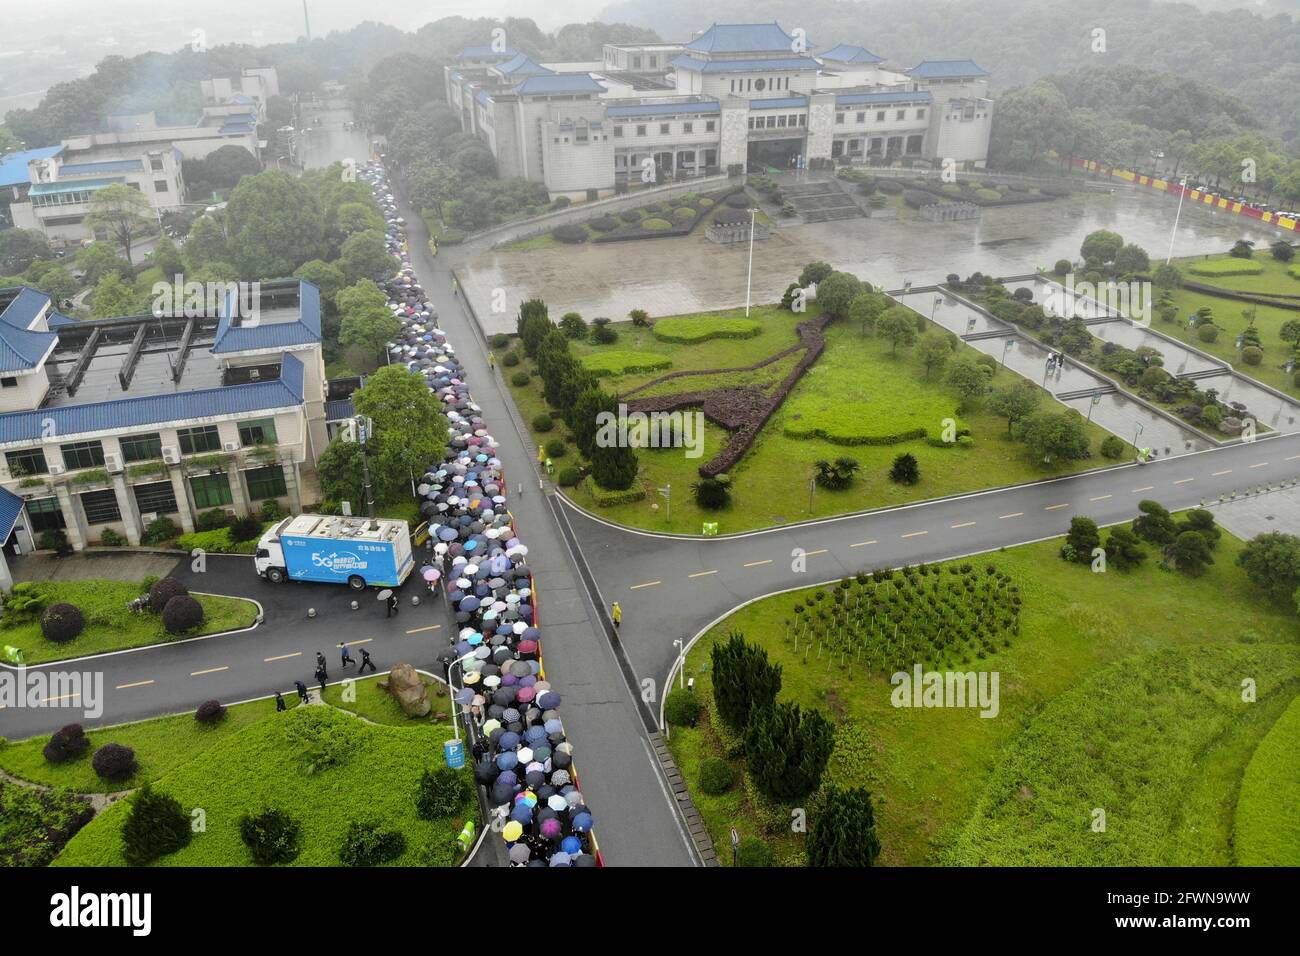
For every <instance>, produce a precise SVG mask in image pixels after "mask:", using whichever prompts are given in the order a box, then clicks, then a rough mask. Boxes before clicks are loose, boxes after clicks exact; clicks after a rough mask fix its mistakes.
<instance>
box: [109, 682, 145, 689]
mask: <svg viewBox="0 0 1300 956" xmlns="http://www.w3.org/2000/svg"><path fill="white" fill-rule="evenodd" d="M152 683H153V681H151V680H138V681H136V682H135V683H133V684H118V685H117V686H116V687H114V688H113V689H114V690H130V689H131V688H132V687H144V686H146V685H148V684H152Z"/></svg>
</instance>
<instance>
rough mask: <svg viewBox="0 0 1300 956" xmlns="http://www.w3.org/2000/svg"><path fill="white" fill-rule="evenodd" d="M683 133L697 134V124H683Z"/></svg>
mask: <svg viewBox="0 0 1300 956" xmlns="http://www.w3.org/2000/svg"><path fill="white" fill-rule="evenodd" d="M682 132H683V133H693V132H695V124H694V123H683V124H682Z"/></svg>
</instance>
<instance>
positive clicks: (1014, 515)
mask: <svg viewBox="0 0 1300 956" xmlns="http://www.w3.org/2000/svg"><path fill="white" fill-rule="evenodd" d="M1024 514H1025V513H1024V512H1023V511H1013V512H1011V514H1009V515H999V516H998V520H999V521H1004V520H1006V519H1007V518H1021V517H1024Z"/></svg>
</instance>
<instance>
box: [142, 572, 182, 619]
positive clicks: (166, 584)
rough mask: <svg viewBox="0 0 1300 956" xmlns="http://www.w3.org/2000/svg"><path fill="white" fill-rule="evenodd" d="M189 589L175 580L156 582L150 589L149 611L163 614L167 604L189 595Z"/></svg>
mask: <svg viewBox="0 0 1300 956" xmlns="http://www.w3.org/2000/svg"><path fill="white" fill-rule="evenodd" d="M189 593H190V592H189V589H188V588H187V587H185V585H183V584H181V582H179V581H177V580H176V579H175V578H163V579H162V580H160V581H155V582H154V585H153V587H151V588H150V589H149V610H151V611H153V612H154V613H155V614H161V613H162V612H163V608H165V607H166V606H167V602H168V601H170V600H171V599H172V598H174V597H177V596H179V595H182V594H189Z"/></svg>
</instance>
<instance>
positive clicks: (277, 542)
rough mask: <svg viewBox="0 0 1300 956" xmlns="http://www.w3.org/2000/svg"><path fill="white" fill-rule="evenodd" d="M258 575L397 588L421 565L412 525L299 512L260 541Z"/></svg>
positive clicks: (277, 580)
mask: <svg viewBox="0 0 1300 956" xmlns="http://www.w3.org/2000/svg"><path fill="white" fill-rule="evenodd" d="M253 563H254V565H255V567H256V568H257V573H258V574H259V575H261V576H262V577H264V578H266V579H267V580H268V581H271V582H272V583H274V584H279V583H281V582H282V581H319V582H322V583H325V584H346V585H347V586H348V587H350V588H352V589H353V590H356V591H359V590H361V589H362V588H365V587H397V586H398V585H399V584H401V583H402V582H403V581H405V580H406V576H407V575H408V574H410V573H411V568H413V567H414V566H415V559H414V558H413V557H412V555H411V529H410V527H409V526H408V525H407V523H406V522H405V521H397V520H393V519H389V518H345V517H339V516H337V515H297V516H296V517H290V518H285V519H284V520H282V521H280V522H278V523H276V525H275V526H274V527H272V528H269V529H267V531H266V533H265V534H263V535H262V537H261V540H259V541H258V542H257V551H256V552H255V553H254V557H253Z"/></svg>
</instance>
